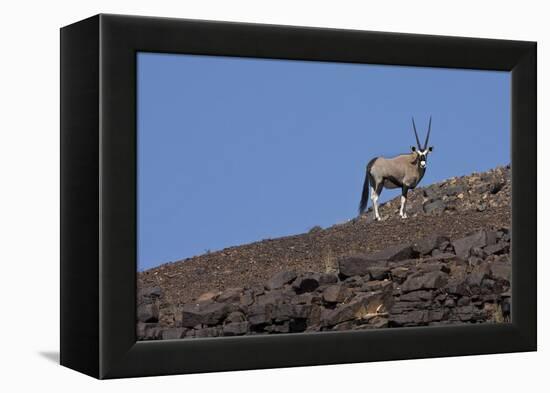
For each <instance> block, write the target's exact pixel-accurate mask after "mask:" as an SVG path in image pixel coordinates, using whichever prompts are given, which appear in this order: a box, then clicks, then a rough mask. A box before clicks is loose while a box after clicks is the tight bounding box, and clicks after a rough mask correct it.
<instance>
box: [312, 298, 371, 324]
mask: <svg viewBox="0 0 550 393" xmlns="http://www.w3.org/2000/svg"><path fill="white" fill-rule="evenodd" d="M366 314H367V301H366V299H365V298H359V299H358V300H355V301H352V302H350V303H348V304H344V305H342V306H340V307H337V308H335V309H334V310H327V309H325V310H323V313H322V315H321V322H322V323H323V325H325V326H334V325H337V324H339V323H342V322H346V321H351V320H356V319H361V318H362V317H363V316H364V315H366Z"/></svg>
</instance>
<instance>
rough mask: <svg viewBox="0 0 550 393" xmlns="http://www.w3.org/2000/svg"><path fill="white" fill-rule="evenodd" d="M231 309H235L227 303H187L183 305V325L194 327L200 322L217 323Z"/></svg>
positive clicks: (206, 323)
mask: <svg viewBox="0 0 550 393" xmlns="http://www.w3.org/2000/svg"><path fill="white" fill-rule="evenodd" d="M231 311H233V309H232V308H231V307H230V306H229V305H228V304H226V303H209V304H206V305H204V306H203V305H197V304H186V305H184V306H183V312H182V318H181V324H182V326H183V327H194V326H196V325H198V324H204V325H216V324H218V323H220V322H221V321H223V320H224V319H225V318H226V317H227V315H228V314H229V313H230V312H231Z"/></svg>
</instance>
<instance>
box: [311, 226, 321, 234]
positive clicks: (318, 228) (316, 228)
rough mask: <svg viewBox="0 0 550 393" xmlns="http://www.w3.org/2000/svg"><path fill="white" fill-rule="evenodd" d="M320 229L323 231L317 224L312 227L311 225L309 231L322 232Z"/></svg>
mask: <svg viewBox="0 0 550 393" xmlns="http://www.w3.org/2000/svg"><path fill="white" fill-rule="evenodd" d="M322 231H323V228H322V227H320V226H319V225H315V226H314V227H312V228H311V229H310V230H309V233H319V232H322Z"/></svg>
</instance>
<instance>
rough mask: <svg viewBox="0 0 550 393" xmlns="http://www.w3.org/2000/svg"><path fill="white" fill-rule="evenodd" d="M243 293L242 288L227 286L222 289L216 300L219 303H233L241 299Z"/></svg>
mask: <svg viewBox="0 0 550 393" xmlns="http://www.w3.org/2000/svg"><path fill="white" fill-rule="evenodd" d="M242 293H243V288H229V289H226V290H225V291H223V292H222V293H221V294H220V295H219V296H218V297H217V298H216V301H217V302H219V303H235V302H239V301H240V300H241V294H242Z"/></svg>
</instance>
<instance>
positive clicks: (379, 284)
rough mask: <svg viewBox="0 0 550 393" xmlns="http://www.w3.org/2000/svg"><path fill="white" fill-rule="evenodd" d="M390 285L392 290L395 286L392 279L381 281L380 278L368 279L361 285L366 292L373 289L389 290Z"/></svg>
mask: <svg viewBox="0 0 550 393" xmlns="http://www.w3.org/2000/svg"><path fill="white" fill-rule="evenodd" d="M388 287H390V288H389V289H390V290H391V289H392V288H393V283H392V281H390V280H385V281H380V280H374V281H367V282H366V283H364V284H363V286H362V287H361V291H364V292H372V291H382V290H387V289H388Z"/></svg>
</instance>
